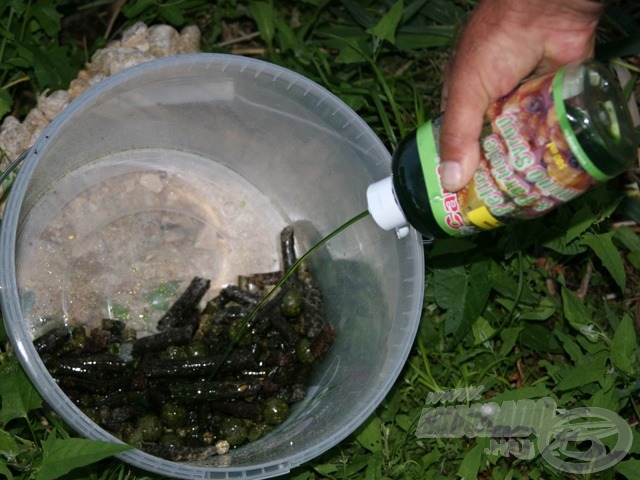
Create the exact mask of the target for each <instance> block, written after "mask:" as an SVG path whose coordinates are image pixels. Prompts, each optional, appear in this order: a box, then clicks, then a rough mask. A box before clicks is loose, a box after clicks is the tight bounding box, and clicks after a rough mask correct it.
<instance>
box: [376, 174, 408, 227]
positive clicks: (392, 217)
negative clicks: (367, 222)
mask: <svg viewBox="0 0 640 480" xmlns="http://www.w3.org/2000/svg"><path fill="white" fill-rule="evenodd" d="M367 207H368V209H369V213H370V214H371V216H372V217H373V220H374V221H375V222H376V223H377V224H378V226H379V227H380V228H383V229H384V230H391V229H393V228H395V229H396V230H397V233H398V237H399V238H402V237H404V236H406V235H407V234H408V233H409V226H408V222H407V219H406V217H405V216H404V213H403V212H402V209H401V208H400V205H399V204H398V200H397V199H396V192H395V190H394V188H393V179H392V178H391V177H387V178H383V179H382V180H379V181H377V182H375V183H372V184H371V185H369V187H368V188H367Z"/></svg>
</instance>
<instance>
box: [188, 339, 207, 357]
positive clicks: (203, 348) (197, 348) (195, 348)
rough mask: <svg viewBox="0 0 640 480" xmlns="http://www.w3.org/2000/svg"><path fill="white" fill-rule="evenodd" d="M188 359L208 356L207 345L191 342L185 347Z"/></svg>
mask: <svg viewBox="0 0 640 480" xmlns="http://www.w3.org/2000/svg"><path fill="white" fill-rule="evenodd" d="M186 351H187V356H188V357H204V356H206V355H208V354H209V349H208V348H207V345H206V344H205V343H204V342H202V341H194V342H191V343H190V344H189V345H187V347H186Z"/></svg>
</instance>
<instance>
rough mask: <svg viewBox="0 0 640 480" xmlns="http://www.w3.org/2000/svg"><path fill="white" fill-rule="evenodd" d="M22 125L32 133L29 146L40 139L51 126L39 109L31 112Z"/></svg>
mask: <svg viewBox="0 0 640 480" xmlns="http://www.w3.org/2000/svg"><path fill="white" fill-rule="evenodd" d="M22 124H23V125H24V126H25V127H26V128H27V130H28V131H29V132H30V133H31V135H30V137H29V146H31V145H33V144H34V143H35V141H36V140H37V139H38V137H39V136H40V134H41V133H42V131H43V130H44V129H45V128H46V127H47V125H49V119H48V118H47V117H45V116H44V113H42V112H41V111H40V110H38V109H37V108H34V109H33V110H31V111H30V112H29V113H28V114H27V117H26V118H25V119H24V122H22Z"/></svg>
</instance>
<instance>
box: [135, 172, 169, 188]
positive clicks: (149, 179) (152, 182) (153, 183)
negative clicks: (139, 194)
mask: <svg viewBox="0 0 640 480" xmlns="http://www.w3.org/2000/svg"><path fill="white" fill-rule="evenodd" d="M140 185H142V186H143V187H144V188H146V189H147V190H150V191H151V192H153V193H160V192H161V191H162V189H163V188H164V186H163V184H162V179H160V177H159V176H158V175H157V174H153V173H147V174H144V175H141V176H140Z"/></svg>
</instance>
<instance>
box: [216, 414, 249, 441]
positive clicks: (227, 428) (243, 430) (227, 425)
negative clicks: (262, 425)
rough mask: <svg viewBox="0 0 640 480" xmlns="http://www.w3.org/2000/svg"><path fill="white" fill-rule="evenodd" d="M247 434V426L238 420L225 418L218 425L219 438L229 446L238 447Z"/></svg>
mask: <svg viewBox="0 0 640 480" xmlns="http://www.w3.org/2000/svg"><path fill="white" fill-rule="evenodd" d="M247 434H248V431H247V426H246V425H245V423H244V422H243V421H242V420H241V419H239V418H233V417H228V418H225V419H224V420H223V421H222V424H221V425H220V436H221V437H222V439H224V440H226V441H227V442H229V445H231V446H234V445H240V444H241V443H242V442H244V441H245V440H246V438H247Z"/></svg>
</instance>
